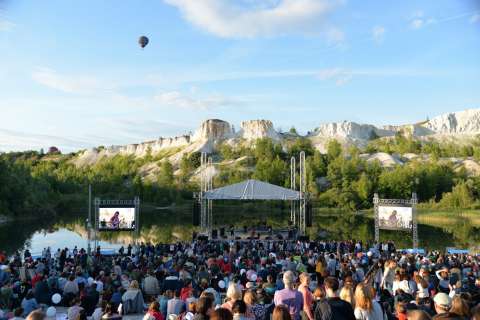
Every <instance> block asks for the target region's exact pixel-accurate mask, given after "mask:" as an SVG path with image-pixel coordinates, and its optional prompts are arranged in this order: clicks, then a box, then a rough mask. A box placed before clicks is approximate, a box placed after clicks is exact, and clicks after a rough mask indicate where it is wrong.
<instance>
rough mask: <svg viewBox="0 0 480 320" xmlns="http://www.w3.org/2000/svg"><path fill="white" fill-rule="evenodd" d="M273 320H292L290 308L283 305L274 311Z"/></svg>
mask: <svg viewBox="0 0 480 320" xmlns="http://www.w3.org/2000/svg"><path fill="white" fill-rule="evenodd" d="M272 320H292V317H291V316H290V312H289V311H288V308H287V307H286V306H285V305H283V304H281V305H278V306H276V307H275V309H273V315H272Z"/></svg>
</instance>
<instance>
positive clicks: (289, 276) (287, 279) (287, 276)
mask: <svg viewBox="0 0 480 320" xmlns="http://www.w3.org/2000/svg"><path fill="white" fill-rule="evenodd" d="M283 283H284V284H285V288H289V289H293V285H294V284H295V275H294V274H293V272H292V271H290V270H288V271H287V272H285V273H284V274H283Z"/></svg>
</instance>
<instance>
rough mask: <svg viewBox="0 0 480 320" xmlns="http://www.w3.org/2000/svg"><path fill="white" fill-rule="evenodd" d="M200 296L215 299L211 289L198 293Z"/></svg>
mask: <svg viewBox="0 0 480 320" xmlns="http://www.w3.org/2000/svg"><path fill="white" fill-rule="evenodd" d="M200 298H208V299H210V300H212V301H215V295H214V294H213V292H211V291H203V292H202V294H201V295H200Z"/></svg>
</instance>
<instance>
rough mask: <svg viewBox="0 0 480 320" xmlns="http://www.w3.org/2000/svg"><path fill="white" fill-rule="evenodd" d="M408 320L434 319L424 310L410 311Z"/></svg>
mask: <svg viewBox="0 0 480 320" xmlns="http://www.w3.org/2000/svg"><path fill="white" fill-rule="evenodd" d="M407 320H432V317H431V316H430V315H429V314H428V313H427V312H425V311H424V310H419V309H416V310H408V312H407Z"/></svg>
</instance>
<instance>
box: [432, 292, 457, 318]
mask: <svg viewBox="0 0 480 320" xmlns="http://www.w3.org/2000/svg"><path fill="white" fill-rule="evenodd" d="M433 302H434V304H435V311H436V312H437V313H438V314H440V313H446V312H448V311H449V310H450V307H451V305H452V301H451V299H450V297H449V296H448V295H447V294H446V293H443V292H440V293H437V294H436V295H435V297H434V298H433Z"/></svg>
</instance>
